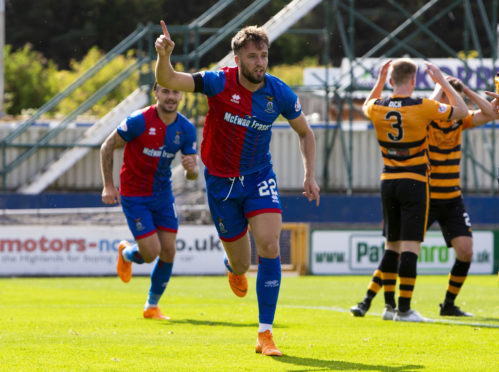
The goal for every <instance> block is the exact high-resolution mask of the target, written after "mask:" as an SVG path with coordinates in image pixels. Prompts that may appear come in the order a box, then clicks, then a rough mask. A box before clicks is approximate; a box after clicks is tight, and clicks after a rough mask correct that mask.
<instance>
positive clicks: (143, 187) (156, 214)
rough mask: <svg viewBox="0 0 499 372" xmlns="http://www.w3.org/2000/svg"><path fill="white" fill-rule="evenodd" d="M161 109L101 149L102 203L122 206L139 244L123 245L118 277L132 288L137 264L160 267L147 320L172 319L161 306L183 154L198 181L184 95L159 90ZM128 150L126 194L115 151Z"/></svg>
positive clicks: (147, 112)
mask: <svg viewBox="0 0 499 372" xmlns="http://www.w3.org/2000/svg"><path fill="white" fill-rule="evenodd" d="M154 96H155V97H156V104H154V105H151V106H149V107H146V108H144V109H142V110H138V111H136V112H134V113H132V114H131V115H130V116H128V117H127V118H126V119H125V120H123V121H122V122H121V124H120V125H119V126H118V128H117V129H116V130H114V131H113V132H112V133H111V134H110V135H109V137H108V138H107V139H106V140H105V141H104V143H103V144H102V146H101V152H100V154H101V170H102V180H103V184H104V187H103V190H102V201H103V202H104V203H105V204H115V203H120V202H121V205H122V207H123V212H124V213H125V216H126V219H127V222H128V227H129V228H130V231H131V232H132V234H133V236H134V238H135V241H136V243H135V244H132V245H130V244H129V243H128V241H126V240H124V241H122V242H120V245H119V251H118V263H117V272H118V276H119V277H120V279H121V280H122V281H123V282H125V283H127V282H129V281H130V279H131V277H132V262H134V263H137V264H142V263H144V262H147V263H150V262H153V261H154V260H155V259H156V258H158V257H159V259H158V260H157V261H156V263H155V265H154V268H153V271H152V273H151V286H150V289H149V296H148V298H147V301H146V304H145V306H144V312H143V316H144V318H152V319H169V318H168V317H166V316H164V315H163V314H162V313H161V311H160V309H159V307H158V302H159V300H160V298H161V296H162V295H163V292H164V291H165V289H166V286H167V285H168V282H169V280H170V276H171V273H172V268H173V260H174V257H175V242H176V237H177V229H178V219H177V213H176V211H175V199H174V196H173V193H172V187H171V169H170V165H171V163H172V161H173V159H174V158H175V154H176V153H177V152H181V153H182V160H181V163H182V166H183V167H184V169H185V176H186V178H187V179H189V180H195V179H196V178H197V177H198V173H199V168H198V165H197V156H196V129H195V127H194V125H193V124H192V123H191V122H190V121H189V120H188V119H187V118H186V117H185V116H183V115H182V114H180V113H178V112H177V108H178V104H179V102H180V100H181V99H182V92H179V91H176V90H173V89H169V88H165V87H163V86H161V85H159V84H157V83H155V84H154ZM122 147H125V151H124V156H123V165H122V167H121V172H120V189H119V191H118V189H117V188H116V186H115V184H114V180H113V154H114V150H115V149H118V148H122Z"/></svg>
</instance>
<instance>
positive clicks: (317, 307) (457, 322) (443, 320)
mask: <svg viewBox="0 0 499 372" xmlns="http://www.w3.org/2000/svg"><path fill="white" fill-rule="evenodd" d="M278 306H279V307H289V308H295V309H311V310H326V311H334V312H337V313H349V312H350V310H348V309H342V308H339V307H329V306H303V305H278ZM368 315H369V316H381V314H379V313H370V314H368ZM425 319H426V320H425V322H424V323H436V324H438V323H441V324H455V325H465V326H474V327H483V328H499V324H486V323H473V322H461V321H459V320H448V319H431V318H425Z"/></svg>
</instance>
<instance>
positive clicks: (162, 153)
mask: <svg viewBox="0 0 499 372" xmlns="http://www.w3.org/2000/svg"><path fill="white" fill-rule="evenodd" d="M164 147H165V146H161V147H160V148H159V149H157V150H155V149H150V148H149V147H144V150H142V153H143V154H144V155H147V156H150V157H152V158H174V157H175V154H172V153H171V152H168V151H166V150H165V149H164Z"/></svg>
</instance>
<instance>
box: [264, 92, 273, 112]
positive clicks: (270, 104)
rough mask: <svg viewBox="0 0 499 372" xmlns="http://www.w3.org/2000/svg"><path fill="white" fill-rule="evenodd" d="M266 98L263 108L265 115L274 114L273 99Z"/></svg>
mask: <svg viewBox="0 0 499 372" xmlns="http://www.w3.org/2000/svg"><path fill="white" fill-rule="evenodd" d="M266 98H267V107H265V112H266V113H267V114H273V113H274V112H275V111H274V103H273V102H272V101H273V100H274V97H269V96H266Z"/></svg>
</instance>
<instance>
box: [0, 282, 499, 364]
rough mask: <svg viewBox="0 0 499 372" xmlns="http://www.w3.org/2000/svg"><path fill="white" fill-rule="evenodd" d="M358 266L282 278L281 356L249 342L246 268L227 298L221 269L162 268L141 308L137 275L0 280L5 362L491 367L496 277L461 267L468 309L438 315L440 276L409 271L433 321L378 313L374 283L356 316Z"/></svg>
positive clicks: (0, 347) (417, 304)
mask: <svg viewBox="0 0 499 372" xmlns="http://www.w3.org/2000/svg"><path fill="white" fill-rule="evenodd" d="M369 280H370V277H369V276H336V277H325V276H309V277H294V276H283V280H282V285H281V292H280V297H279V304H278V309H277V314H276V319H275V324H274V340H275V341H276V344H277V346H278V347H279V348H280V350H281V351H282V352H283V353H284V356H283V357H281V358H272V357H263V356H261V355H260V354H256V353H255V352H254V343H255V340H256V333H257V327H258V308H257V302H256V293H255V277H254V276H251V277H249V278H248V281H249V285H250V289H249V294H248V296H246V297H245V298H242V299H240V298H237V297H236V296H234V295H233V294H232V292H231V291H230V289H229V286H228V283H227V279H226V278H225V277H173V278H172V279H171V281H170V284H169V286H168V288H167V290H166V292H165V295H164V296H163V298H162V300H161V302H160V305H161V308H162V311H163V313H165V314H166V315H168V316H170V317H171V320H170V321H156V320H146V319H143V318H142V307H143V304H144V302H145V299H146V296H147V292H148V289H149V278H148V277H134V278H133V279H132V281H131V282H130V283H128V284H124V283H121V282H120V280H119V279H118V278H17V279H0V299H1V300H0V370H2V371H3V370H5V371H19V370H22V371H27V370H30V371H31V370H46V371H60V370H66V371H69V370H71V371H74V370H78V371H85V370H88V371H102V370H104V371H151V370H152V371H326V370H342V371H354V370H361V371H401V372H402V371H404V372H405V371H493V370H496V371H497V370H499V358H498V349H499V282H498V278H497V275H490V276H470V277H469V278H468V279H467V281H466V283H465V285H464V287H463V289H462V290H461V293H460V295H459V296H458V299H457V301H456V304H457V305H458V306H461V307H462V308H463V309H464V310H466V311H468V312H472V313H474V314H475V317H474V318H466V319H462V318H449V317H445V318H442V317H439V315H438V304H439V303H440V302H441V301H442V299H443V297H444V294H445V289H446V286H447V277H446V276H422V275H421V276H419V277H418V279H417V282H416V289H415V294H414V298H413V308H415V309H417V310H418V311H419V312H420V313H421V314H422V315H423V316H425V317H427V318H430V319H431V320H433V322H430V323H423V324H421V323H420V324H416V323H399V322H392V321H383V320H382V319H381V311H382V307H383V298H382V293H380V294H379V295H378V298H376V299H375V300H374V303H373V306H372V308H371V310H370V312H369V313H368V314H367V315H366V317H364V318H354V317H352V316H350V314H349V313H348V309H349V307H350V306H352V305H354V304H355V303H356V302H358V301H360V300H361V299H362V298H363V296H364V293H365V290H366V287H367V285H368V282H369Z"/></svg>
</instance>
